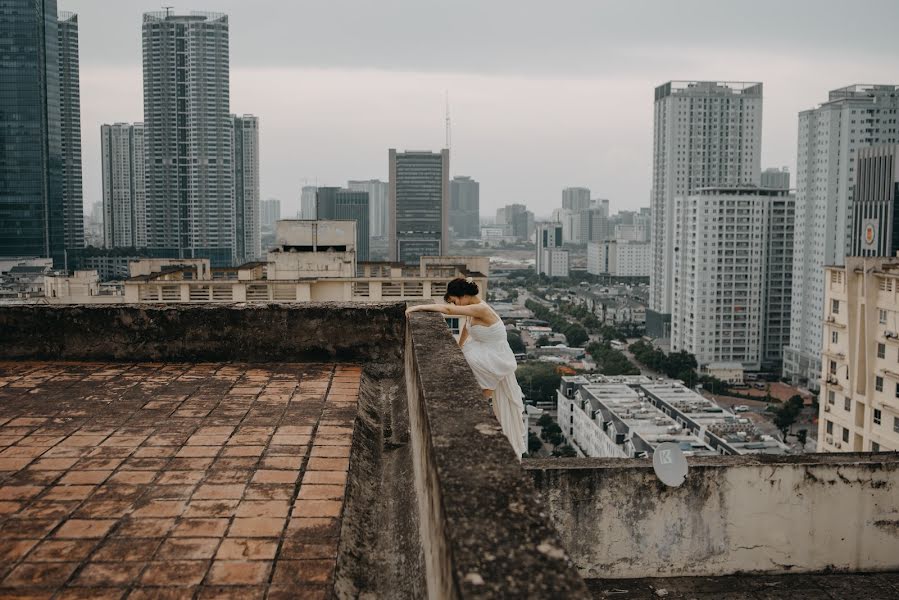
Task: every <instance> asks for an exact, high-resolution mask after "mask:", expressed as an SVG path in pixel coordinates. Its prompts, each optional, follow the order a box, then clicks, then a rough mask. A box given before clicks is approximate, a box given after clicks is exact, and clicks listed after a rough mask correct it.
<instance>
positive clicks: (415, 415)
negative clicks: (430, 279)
mask: <svg viewBox="0 0 899 600" xmlns="http://www.w3.org/2000/svg"><path fill="white" fill-rule="evenodd" d="M405 358H406V368H405V372H406V394H407V397H408V400H409V428H410V444H411V446H412V454H413V457H414V460H413V464H414V466H415V468H414V471H415V489H416V494H417V496H418V512H419V519H420V529H421V538H422V546H423V548H424V562H425V567H426V579H427V590H428V596H429V597H430V598H587V597H589V594H588V591H587V588H586V586H585V584H584V582H583V581H582V580H581V578H580V577H579V576H578V574H577V571H576V570H575V568H574V565H573V564H572V562H571V560H570V559H569V558H568V555H567V553H566V552H565V550H564V549H563V547H562V544H561V543H560V540H559V536H558V534H557V533H556V531H555V530H554V529H553V528H552V526H551V525H550V523H549V521H548V520H547V519H546V517H545V513H544V512H543V511H544V508H543V506H542V503H541V502H540V501H539V500H538V499H536V492H535V490H534V487H533V485H532V484H531V482H530V481H529V480H528V479H527V477H526V475H525V473H524V472H523V470H522V468H521V466H520V464H519V462H518V460H517V459H516V457H515V454H514V452H513V450H512V447H511V446H510V445H509V443H508V441H507V440H506V439H505V437H504V436H503V433H502V430H501V429H500V427H499V424H498V423H497V422H496V419H495V418H494V417H493V413H492V411H491V410H490V408H489V406H488V404H487V402H486V401H485V400H484V398H483V396H482V394H481V391H480V389H479V388H478V385H477V382H476V381H475V379H474V375H473V374H472V373H471V369H470V368H469V367H468V364H467V363H466V362H465V357H464V356H463V355H462V352H461V350H460V349H459V347H458V345H457V344H456V343H455V341H454V340H453V337H452V335H451V334H450V332H449V330H448V329H447V327H446V324H445V323H444V320H443V317H442V316H441V315H436V314H433V313H431V314H428V313H415V314H413V315H412V316H411V317H410V319H409V325H408V327H407V337H406V357H405Z"/></svg>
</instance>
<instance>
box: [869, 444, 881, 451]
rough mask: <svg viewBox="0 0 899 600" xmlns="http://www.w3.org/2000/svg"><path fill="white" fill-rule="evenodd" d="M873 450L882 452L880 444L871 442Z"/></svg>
mask: <svg viewBox="0 0 899 600" xmlns="http://www.w3.org/2000/svg"><path fill="white" fill-rule="evenodd" d="M871 452H880V444H878V443H877V442H871Z"/></svg>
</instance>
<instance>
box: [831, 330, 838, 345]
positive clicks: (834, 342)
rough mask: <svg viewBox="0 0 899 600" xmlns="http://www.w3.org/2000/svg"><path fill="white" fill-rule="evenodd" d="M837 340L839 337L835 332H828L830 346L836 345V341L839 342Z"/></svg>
mask: <svg viewBox="0 0 899 600" xmlns="http://www.w3.org/2000/svg"><path fill="white" fill-rule="evenodd" d="M839 339H840V336H839V334H838V333H837V332H836V331H831V332H830V343H831V344H836V343H837V340H839Z"/></svg>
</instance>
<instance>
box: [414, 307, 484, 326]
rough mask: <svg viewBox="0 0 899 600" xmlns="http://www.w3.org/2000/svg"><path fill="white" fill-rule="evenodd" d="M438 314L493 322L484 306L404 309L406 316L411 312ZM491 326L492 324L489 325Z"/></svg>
mask: <svg viewBox="0 0 899 600" xmlns="http://www.w3.org/2000/svg"><path fill="white" fill-rule="evenodd" d="M420 311H426V312H439V313H443V314H445V315H453V316H460V317H474V318H475V319H480V320H482V321H486V322H488V323H489V322H490V321H493V320H494V316H493V313H492V312H490V309H489V308H487V305H486V304H483V303H479V304H469V305H468V306H456V305H455V304H417V305H415V306H410V307H409V308H407V309H406V314H407V315H408V314H409V313H413V312H420ZM491 324H492V323H491Z"/></svg>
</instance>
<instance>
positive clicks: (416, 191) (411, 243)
mask: <svg viewBox="0 0 899 600" xmlns="http://www.w3.org/2000/svg"><path fill="white" fill-rule="evenodd" d="M449 160H450V156H449V150H448V149H443V150H441V151H440V152H397V151H396V150H395V149H393V148H391V149H390V151H389V160H388V163H389V165H388V166H389V172H390V186H389V208H388V214H389V218H390V227H389V234H390V236H389V237H390V239H389V247H388V257H389V259H390V260H391V261H397V262H403V263H408V264H417V263H418V261H419V259H420V258H421V257H422V256H442V255H445V254H447V250H448V244H449V206H450V203H449Z"/></svg>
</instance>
